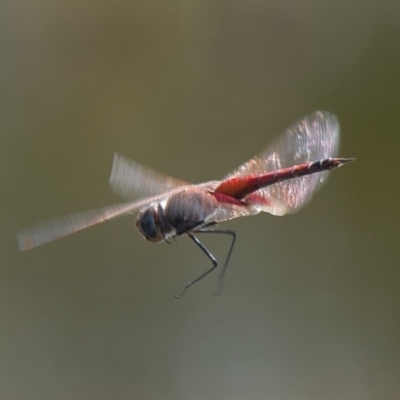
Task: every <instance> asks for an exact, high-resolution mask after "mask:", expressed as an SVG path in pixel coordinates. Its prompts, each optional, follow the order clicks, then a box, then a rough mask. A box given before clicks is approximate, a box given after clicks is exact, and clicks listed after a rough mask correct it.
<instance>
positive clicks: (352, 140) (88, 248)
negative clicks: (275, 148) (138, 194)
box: [0, 0, 400, 400]
mask: <svg viewBox="0 0 400 400" xmlns="http://www.w3.org/2000/svg"><path fill="white" fill-rule="evenodd" d="M399 17H400V3H399V1H397V0H380V1H378V0H362V1H361V0H350V1H344V0H339V1H338V0H335V1H333V0H319V1H315V0H314V1H313V0H296V1H295V0H289V1H282V0H264V1H259V0H247V1H238V0H234V1H232V0H231V1H226V0H218V1H215V0H213V1H207V0H206V1H204V0H202V1H199V0H186V1H182V2H180V1H173V0H171V1H167V0H153V1H144V0H135V1H124V0H114V1H111V0H97V1H82V0H80V1H71V0H68V1H67V0H58V1H50V0H41V1H35V2H31V1H26V0H23V1H18V2H15V1H10V0H3V1H2V2H1V4H0V84H1V90H0V104H1V107H0V132H1V133H0V164H1V165H0V177H1V188H2V189H1V208H2V213H1V215H2V217H1V224H0V235H1V236H0V238H1V241H0V243H1V251H0V260H1V263H0V398H1V399H16V400H19V399H29V400H34V399H41V400H43V399H128V398H129V399H132V398H133V399H210V398H213V399H230V400H233V399H285V400H286V399H296V400H298V399H307V400H314V399H315V400H317V399H318V400H319V399H327V400H330V399H341V400H343V399H351V400H354V399H363V400H369V399H385V400H387V399H397V398H398V395H399V391H400V305H399V302H400V291H399V286H400V245H399V228H400V218H399V217H400V211H399V200H398V198H399V194H400V189H399V177H398V172H397V168H398V166H397V159H398V155H399V150H400V135H399V130H400V128H399V126H400V25H399ZM321 109H322V110H329V111H331V112H333V113H335V114H336V115H337V116H338V118H339V120H340V123H341V132H342V136H341V147H340V156H343V157H356V158H357V162H356V163H353V164H350V165H347V166H346V167H344V168H343V169H340V170H338V171H334V172H332V173H331V176H330V179H329V181H328V183H327V185H326V186H324V188H323V189H322V190H321V191H320V192H318V193H317V194H316V195H315V197H314V198H313V201H312V202H311V204H310V205H308V206H307V207H306V208H304V209H303V210H301V212H300V213H298V214H296V215H293V216H287V217H283V218H278V217H273V216H270V215H266V214H263V215H259V216H257V217H252V218H243V219H239V220H236V221H232V222H230V223H227V224H225V225H224V227H225V228H230V229H235V230H236V232H237V235H238V240H237V245H236V247H235V249H234V253H233V255H232V259H231V263H230V266H229V270H228V273H227V276H226V284H225V288H226V289H225V292H224V294H223V295H222V296H219V297H215V296H213V295H212V294H213V292H214V290H215V287H216V277H217V274H213V275H211V276H209V277H207V278H206V279H204V281H202V282H201V283H199V284H197V285H195V286H194V287H192V288H191V289H190V290H189V291H188V292H187V293H186V294H185V296H184V297H183V298H182V299H181V300H179V301H176V300H175V299H174V298H173V296H172V294H173V293H175V292H179V290H180V289H181V288H182V287H183V285H184V284H185V283H186V282H187V281H188V280H190V279H192V278H194V277H196V276H198V275H199V274H201V273H202V272H203V271H204V270H205V269H206V268H208V267H209V262H208V260H207V259H206V258H205V256H204V255H203V254H202V253H201V251H200V250H199V249H198V248H196V247H195V246H194V245H193V243H192V242H191V241H189V240H188V239H185V238H182V239H181V240H179V243H178V244H175V243H174V244H173V245H171V246H169V245H153V244H151V243H147V242H145V241H144V240H143V238H141V237H140V236H139V234H138V233H137V232H136V229H135V225H134V217H126V218H122V219H118V220H115V221H112V222H108V223H106V224H103V225H99V226H97V227H94V228H91V229H88V230H86V231H83V232H80V233H77V234H75V235H72V236H70V237H67V238H65V239H63V240H60V241H56V242H54V243H51V244H48V245H45V246H42V247H39V248H37V249H35V250H32V251H29V252H25V253H20V252H19V251H18V248H17V243H16V239H15V234H16V232H17V231H18V230H19V229H21V228H23V227H25V226H27V225H30V224H32V223H35V222H37V221H41V220H44V219H48V218H52V217H56V216H60V215H63V214H68V213H71V212H75V211H80V210H85V209H91V208H97V207H102V206H105V205H108V204H112V203H117V202H119V201H120V200H119V199H118V198H117V197H116V196H115V195H114V194H113V193H112V192H111V190H110V189H109V187H108V177H109V172H110V168H111V163H112V158H113V153H114V152H115V151H117V152H120V153H122V154H124V155H126V156H127V157H129V158H132V159H134V160H137V161H139V162H141V163H144V164H146V165H149V166H151V167H153V168H156V169H158V170H161V171H164V172H166V173H168V174H170V175H173V176H176V177H179V178H181V179H184V180H188V181H191V182H202V181H207V180H214V179H220V178H221V177H223V176H224V175H225V174H226V173H228V172H229V171H230V170H232V169H233V168H236V167H237V166H238V165H239V164H241V163H242V162H244V161H246V160H247V159H249V158H250V157H251V156H252V155H254V154H255V153H257V152H259V151H260V150H261V149H263V148H264V147H265V146H266V145H267V144H268V143H269V142H270V140H271V139H273V138H274V137H275V136H276V135H277V134H279V133H280V132H282V131H283V130H284V129H285V128H286V127H287V126H288V125H290V124H291V123H292V122H294V121H296V120H297V119H298V118H300V117H302V116H303V115H305V114H307V113H309V112H312V111H314V110H321ZM202 239H203V240H204V243H205V244H206V245H207V246H209V249H210V250H211V251H212V252H213V253H214V254H215V256H216V257H217V258H219V259H220V260H223V258H224V256H225V255H226V252H227V249H228V247H229V239H227V238H223V237H211V238H206V237H202Z"/></svg>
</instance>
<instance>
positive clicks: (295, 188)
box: [225, 111, 339, 215]
mask: <svg viewBox="0 0 400 400" xmlns="http://www.w3.org/2000/svg"><path fill="white" fill-rule="evenodd" d="M338 146H339V123H338V120H337V118H336V117H335V116H334V115H333V114H331V113H329V112H325V111H316V112H314V113H312V114H309V115H307V116H305V117H303V118H302V119H300V120H299V121H297V122H296V123H294V124H293V125H291V126H290V127H289V128H287V129H286V130H285V131H284V132H283V133H282V134H281V136H279V137H278V138H277V139H275V140H274V141H273V142H272V143H271V144H270V146H268V147H267V148H266V149H265V150H264V151H262V152H261V153H260V154H258V155H257V156H255V157H253V158H252V159H250V160H249V161H247V162H246V163H244V164H243V165H241V166H240V167H239V168H237V169H236V170H235V171H233V172H232V173H230V174H229V175H228V176H227V177H226V178H233V177H238V176H247V175H256V174H262V173H265V172H270V171H275V170H278V169H281V168H286V167H290V166H293V165H296V164H302V163H305V162H312V161H317V160H321V159H324V158H328V157H335V156H336V155H337V151H338ZM326 177H327V172H322V173H319V174H313V175H307V176H304V177H301V178H295V179H290V180H287V181H284V182H280V183H276V184H274V185H271V186H268V187H266V188H263V189H260V190H258V191H257V192H255V193H254V194H252V195H250V196H249V201H250V202H253V203H254V204H257V205H258V206H259V207H260V208H261V210H262V211H266V212H269V213H271V214H274V215H284V214H287V213H293V212H296V211H297V210H299V209H300V208H301V207H302V206H304V205H305V204H307V203H308V201H309V200H310V199H311V197H312V195H313V193H314V192H315V191H316V190H317V189H318V188H319V187H320V186H321V184H322V183H323V182H324V181H325V180H326ZM226 178H225V179H226Z"/></svg>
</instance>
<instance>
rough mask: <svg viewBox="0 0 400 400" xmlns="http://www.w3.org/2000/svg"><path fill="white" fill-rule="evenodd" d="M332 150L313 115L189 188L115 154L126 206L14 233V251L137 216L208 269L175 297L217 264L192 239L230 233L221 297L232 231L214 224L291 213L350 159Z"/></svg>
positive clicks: (322, 123) (332, 122)
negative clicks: (183, 243)
mask: <svg viewBox="0 0 400 400" xmlns="http://www.w3.org/2000/svg"><path fill="white" fill-rule="evenodd" d="M338 146H339V124H338V120H337V118H336V117H335V116H334V115H333V114H331V113H329V112H326V111H316V112H314V113H312V114H309V115H307V116H305V117H303V118H302V119H300V120H299V121H297V122H296V123H294V124H293V125H291V126H290V127H288V128H287V129H286V130H285V131H284V132H283V133H282V134H281V135H280V136H279V137H278V138H276V139H275V140H274V141H273V142H272V143H271V144H270V146H268V147H267V148H266V149H265V150H264V151H262V152H261V153H259V154H258V155H256V156H254V157H253V158H251V159H250V160H249V161H247V162H245V163H244V164H242V165H241V166H240V167H238V168H237V169H235V170H234V171H232V172H231V173H230V174H228V175H227V176H225V178H223V179H222V180H219V181H210V182H205V183H200V184H191V183H188V182H185V181H182V180H179V179H176V178H173V177H170V176H168V175H165V174H162V173H159V172H157V171H155V170H153V169H150V168H147V167H144V166H142V165H141V164H138V163H136V162H134V161H131V160H129V159H127V158H125V157H123V156H121V155H119V154H115V155H114V162H113V166H112V171H111V176H110V186H111V189H112V190H113V191H114V192H115V193H116V194H118V195H119V196H121V197H122V198H124V199H126V200H129V201H127V202H125V203H120V204H116V205H111V206H108V207H104V208H100V209H97V210H89V211H82V212H78V213H74V214H70V215H66V216H64V217H59V218H56V219H52V220H49V221H45V222H42V223H39V224H37V225H34V226H31V227H28V228H25V229H22V230H21V231H19V232H18V233H17V240H18V245H19V249H20V250H21V251H24V250H29V249H32V248H34V247H37V246H40V245H42V244H45V243H48V242H51V241H53V240H56V239H60V238H62V237H64V236H66V235H69V234H71V233H74V232H77V231H80V230H82V229H85V228H88V227H90V226H92V225H96V224H99V223H101V222H104V221H108V220H111V219H114V218H117V217H120V216H123V215H128V214H137V216H136V227H137V229H138V230H139V232H140V234H141V235H142V236H143V237H144V238H145V239H147V240H149V241H150V242H153V243H160V242H167V243H171V239H174V240H175V239H176V238H177V237H179V236H182V235H187V236H188V237H189V238H190V239H191V240H192V241H193V242H194V243H195V244H196V245H197V246H198V247H199V248H200V249H201V250H202V251H203V252H204V253H205V254H206V255H207V257H208V258H209V260H210V261H211V263H212V266H211V268H209V269H208V270H207V271H205V272H204V273H203V274H202V275H200V276H199V277H197V278H196V279H194V280H192V281H190V282H188V283H187V284H186V286H185V287H184V288H183V290H182V291H181V293H180V294H178V295H175V297H176V298H180V297H181V296H182V295H183V293H184V292H185V291H186V290H187V289H188V288H189V287H190V286H192V285H193V284H195V283H196V282H198V281H200V280H201V279H202V278H204V277H205V276H206V275H208V274H209V273H210V272H212V271H213V270H214V269H216V268H217V266H218V261H217V260H216V258H215V257H214V256H213V255H212V254H211V252H210V251H209V250H208V249H207V248H206V247H205V246H204V245H203V244H202V243H201V242H200V240H199V239H198V238H197V236H196V235H197V234H205V233H212V234H225V235H230V236H231V238H232V241H231V245H230V248H229V251H228V254H227V257H226V259H225V262H224V264H223V266H222V269H221V272H220V274H219V277H218V285H217V293H221V292H222V289H223V280H224V275H225V271H226V268H227V265H228V262H229V259H230V256H231V253H232V250H233V247H234V244H235V240H236V233H235V232H234V231H232V230H227V229H217V228H216V225H217V224H219V223H221V222H224V221H229V220H232V219H235V218H238V217H245V216H250V215H255V214H258V213H260V212H262V211H263V212H267V213H270V214H272V215H278V216H281V215H285V214H290V213H294V212H296V211H298V210H299V209H300V208H301V207H303V206H304V205H305V204H307V203H308V202H309V201H310V199H311V197H312V195H313V194H314V193H315V191H316V190H317V189H318V188H319V187H320V186H321V185H322V184H323V183H324V181H325V180H326V178H327V174H328V171H329V170H331V169H335V168H338V167H340V166H342V165H343V164H345V163H347V162H350V161H354V160H355V159H354V158H336V155H337V151H338Z"/></svg>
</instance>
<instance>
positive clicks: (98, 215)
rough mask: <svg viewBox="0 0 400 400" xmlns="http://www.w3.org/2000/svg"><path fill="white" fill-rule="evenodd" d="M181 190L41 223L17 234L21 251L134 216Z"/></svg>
mask: <svg viewBox="0 0 400 400" xmlns="http://www.w3.org/2000/svg"><path fill="white" fill-rule="evenodd" d="M179 190H181V189H180V188H179V189H175V190H170V191H169V192H167V193H163V194H161V195H158V196H153V197H149V198H146V199H143V200H140V201H130V202H127V203H120V204H115V205H112V206H108V207H103V208H99V209H96V210H88V211H81V212H77V213H75V214H69V215H65V216H63V217H59V218H55V219H51V220H48V221H44V222H40V223H38V224H36V225H33V226H30V227H28V228H25V229H22V230H21V231H19V232H18V233H17V241H18V246H19V249H20V251H24V250H30V249H33V248H34V247H37V246H40V245H42V244H45V243H49V242H52V241H53V240H56V239H60V238H62V237H64V236H67V235H70V234H71V233H74V232H78V231H80V230H82V229H85V228H89V227H90V226H93V225H97V224H100V223H101V222H105V221H108V220H110V219H114V218H117V217H120V216H123V215H126V214H132V213H135V212H136V211H138V210H139V209H140V208H142V207H145V206H146V205H148V204H150V203H152V202H154V201H163V200H164V199H165V198H166V197H167V196H170V195H172V194H174V193H175V192H178V191H179Z"/></svg>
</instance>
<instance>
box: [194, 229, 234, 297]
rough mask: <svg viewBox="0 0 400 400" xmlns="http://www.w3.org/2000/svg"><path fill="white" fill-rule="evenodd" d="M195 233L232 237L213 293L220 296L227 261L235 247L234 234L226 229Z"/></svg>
mask: <svg viewBox="0 0 400 400" xmlns="http://www.w3.org/2000/svg"><path fill="white" fill-rule="evenodd" d="M196 233H218V234H221V235H230V236H232V243H231V247H230V248H229V252H228V255H227V257H226V259H225V262H224V265H223V266H222V269H221V272H220V273H219V275H218V281H217V289H216V291H215V293H214V295H216V296H217V295H220V294H221V293H222V292H223V291H224V279H225V272H226V269H227V267H228V263H229V259H230V258H231V254H232V250H233V246H234V245H235V241H236V232H235V231H231V230H228V229H199V230H198V231H196Z"/></svg>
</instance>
